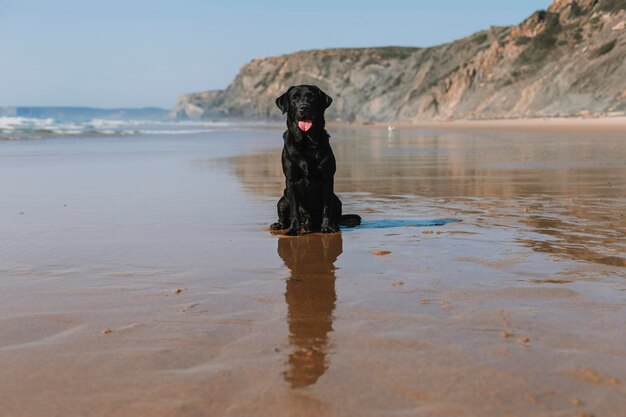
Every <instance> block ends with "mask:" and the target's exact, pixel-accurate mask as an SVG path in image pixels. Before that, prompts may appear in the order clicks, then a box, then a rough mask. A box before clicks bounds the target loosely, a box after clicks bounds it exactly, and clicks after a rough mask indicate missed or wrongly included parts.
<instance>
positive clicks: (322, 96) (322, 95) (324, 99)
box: [316, 87, 333, 109]
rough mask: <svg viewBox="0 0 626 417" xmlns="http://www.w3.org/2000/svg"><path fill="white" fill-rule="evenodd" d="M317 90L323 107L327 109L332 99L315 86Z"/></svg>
mask: <svg viewBox="0 0 626 417" xmlns="http://www.w3.org/2000/svg"><path fill="white" fill-rule="evenodd" d="M316 88H317V91H318V93H319V95H320V99H321V100H322V103H323V104H324V109H327V108H329V107H330V105H331V104H333V99H332V98H330V97H329V96H328V95H327V94H326V93H325V92H323V91H322V90H321V89H320V88H319V87H316Z"/></svg>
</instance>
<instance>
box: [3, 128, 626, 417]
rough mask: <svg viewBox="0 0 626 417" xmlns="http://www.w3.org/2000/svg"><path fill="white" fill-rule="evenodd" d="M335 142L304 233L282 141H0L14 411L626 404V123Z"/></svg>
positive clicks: (209, 412)
mask: <svg viewBox="0 0 626 417" xmlns="http://www.w3.org/2000/svg"><path fill="white" fill-rule="evenodd" d="M331 134H332V136H333V142H334V149H335V153H336V155H337V159H338V165H339V169H338V172H337V177H336V188H337V190H338V193H339V195H340V197H341V198H342V200H343V202H344V211H345V212H350V213H359V214H361V215H362V216H363V217H364V218H365V220H366V221H367V222H368V223H367V226H368V227H363V228H357V229H353V230H344V231H343V232H342V233H341V234H339V235H333V236H322V235H318V234H311V235H307V236H304V237H300V238H287V237H280V236H276V235H273V234H271V233H270V232H269V231H268V230H267V226H268V225H269V224H270V223H271V222H273V221H274V220H275V204H276V201H277V199H278V197H279V195H280V193H281V191H282V181H283V180H282V173H281V170H280V148H279V147H280V145H281V139H280V132H279V131H273V130H268V129H264V130H250V129H241V130H239V129H226V130H223V131H217V132H214V133H210V134H204V135H199V136H188V137H182V138H171V137H143V138H94V139H50V140H44V141H16V142H4V143H0V175H1V176H2V178H3V181H0V193H1V194H0V195H2V196H3V198H2V199H1V200H0V214H1V215H0V230H1V231H2V235H3V239H2V240H1V241H0V366H1V367H2V370H3V378H2V379H0V415H1V416H5V415H6V416H15V417H21V416H28V417H38V416H46V417H48V416H59V417H61V416H62V417H68V416H144V415H149V416H237V417H238V416H241V417H249V416H268V417H269V416H350V417H353V416H372V417H374V416H376V417H378V416H390V415H396V416H481V417H483V416H494V417H501V416H525V417H526V416H538V417H539V416H575V417H582V416H588V415H594V416H618V415H620V413H621V412H622V411H623V410H624V409H626V399H625V398H626V395H625V394H626V348H624V346H626V331H625V330H624V329H626V306H625V297H626V284H625V283H626V281H625V278H626V255H625V253H626V247H625V246H626V239H625V237H626V219H625V218H624V213H626V163H625V162H624V161H626V140H625V139H624V138H623V135H621V134H616V133H611V132H600V131H599V132H593V133H589V132H581V133H571V132H567V133H565V132H558V131H550V132H549V133H548V132H520V131H515V130H514V129H512V130H511V131H473V130H472V131H464V130H438V129H431V128H429V129H399V130H397V131H396V132H395V133H394V134H393V135H391V136H390V135H389V134H388V132H387V131H386V129H375V128H367V129H364V128H342V129H332V130H331ZM442 220H460V222H453V223H448V224H445V225H442V226H435V225H434V224H438V223H440V222H441V221H442ZM422 224H425V226H422V227H417V226H419V225H422Z"/></svg>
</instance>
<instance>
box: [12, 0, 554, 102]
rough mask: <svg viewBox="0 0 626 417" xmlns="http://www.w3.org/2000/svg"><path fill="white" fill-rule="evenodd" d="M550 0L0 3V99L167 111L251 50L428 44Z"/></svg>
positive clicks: (522, 14)
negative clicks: (154, 107)
mask: <svg viewBox="0 0 626 417" xmlns="http://www.w3.org/2000/svg"><path fill="white" fill-rule="evenodd" d="M549 4H550V0H523V1H519V0H515V1H504V0H429V1H423V0H413V1H410V0H386V1H385V0H378V1H364V0H361V1H358V0H345V1H343V0H342V1H340V0H332V1H331V0H317V1H313V0H305V1H295V0H279V1H268V0H265V1H251V0H232V1H210V0H204V1H200V0H178V1H173V0H172V1H160V0H123V1H121V0H100V1H96V0H47V1H43V0H0V106H2V105H83V106H98V107H117V106H153V105H155V106H162V107H170V106H171V105H172V104H173V103H174V101H175V99H176V97H177V96H178V95H180V94H182V93H186V92H193V91H202V90H209V89H216V88H224V87H226V86H227V85H228V83H229V82H230V81H231V80H232V79H233V77H234V76H235V75H236V73H237V72H238V70H239V68H240V67H241V65H243V64H245V63H246V62H248V61H250V60H251V59H252V58H259V57H264V56H269V55H278V54H285V53H290V52H295V51H299V50H307V49H317V48H328V47H359V46H386V45H405V46H432V45H435V44H439V43H443V42H448V41H450V40H453V39H457V38H460V37H463V36H466V35H469V34H471V33H473V32H476V31H478V30H482V29H485V28H488V27H489V26H491V25H508V24H513V23H518V22H520V21H521V20H523V19H524V18H526V17H527V16H529V15H530V14H531V13H532V12H533V11H535V10H537V9H542V8H546V7H547V6H548V5H549Z"/></svg>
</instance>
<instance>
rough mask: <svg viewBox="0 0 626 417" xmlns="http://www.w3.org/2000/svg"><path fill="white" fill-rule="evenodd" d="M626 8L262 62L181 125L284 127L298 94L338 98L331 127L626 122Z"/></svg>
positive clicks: (589, 7)
mask: <svg viewBox="0 0 626 417" xmlns="http://www.w3.org/2000/svg"><path fill="white" fill-rule="evenodd" d="M625 21H626V0H555V1H554V3H553V4H552V5H551V6H550V8H549V9H548V10H545V11H538V12H536V13H534V14H533V15H532V16H530V17H529V18H528V19H526V20H525V21H524V22H522V23H521V24H519V25H517V26H511V27H492V28H490V29H488V30H485V31H482V32H479V33H476V34H474V35H472V36H469V37H467V38H464V39H460V40H457V41H454V42H451V43H449V44H444V45H440V46H435V47H432V48H402V47H388V48H363V49H326V50H317V51H307V52H297V53H294V54H290V55H284V56H276V57H270V58H264V59H255V60H253V61H252V62H250V63H249V64H246V65H244V66H243V68H242V69H241V71H240V73H239V74H238V75H237V77H236V78H235V80H234V81H233V82H232V84H231V85H229V86H228V88H227V89H226V90H224V91H220V92H208V93H199V94H191V95H187V96H183V97H181V98H180V99H179V103H178V104H177V106H176V108H175V110H174V111H175V113H176V115H177V116H178V117H194V118H201V117H215V116H222V117H236V118H246V119H249V118H275V117H276V118H277V117H279V116H280V112H279V110H278V109H277V108H276V107H275V104H274V100H275V98H276V97H278V96H279V95H280V94H282V92H284V91H285V90H286V89H287V88H288V87H289V86H291V85H296V84H316V85H318V86H319V87H320V88H322V89H323V90H324V91H326V92H327V93H328V94H329V95H330V96H332V97H333V99H334V102H333V105H332V106H331V107H330V108H329V109H328V113H327V116H328V120H340V121H347V122H414V121H420V120H448V119H481V118H482V119H486V118H504V117H507V118H508V117H510V118H517V117H542V116H570V115H579V114H609V115H611V114H623V113H625V112H626V29H625V26H626V24H625V23H624V22H625Z"/></svg>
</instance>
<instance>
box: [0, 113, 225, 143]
mask: <svg viewBox="0 0 626 417" xmlns="http://www.w3.org/2000/svg"><path fill="white" fill-rule="evenodd" d="M231 126H233V125H232V124H230V123H228V122H210V121H163V120H109V119H92V120H87V121H80V122H76V121H62V120H56V119H51V118H48V119H37V118H30V117H12V116H1V117H0V138H5V139H7V138H8V139H11V138H18V137H29V136H89V135H95V136H99V135H112V136H126V135H150V134H154V135H189V134H197V133H208V132H213V131H215V130H216V129H219V128H226V127H231Z"/></svg>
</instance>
